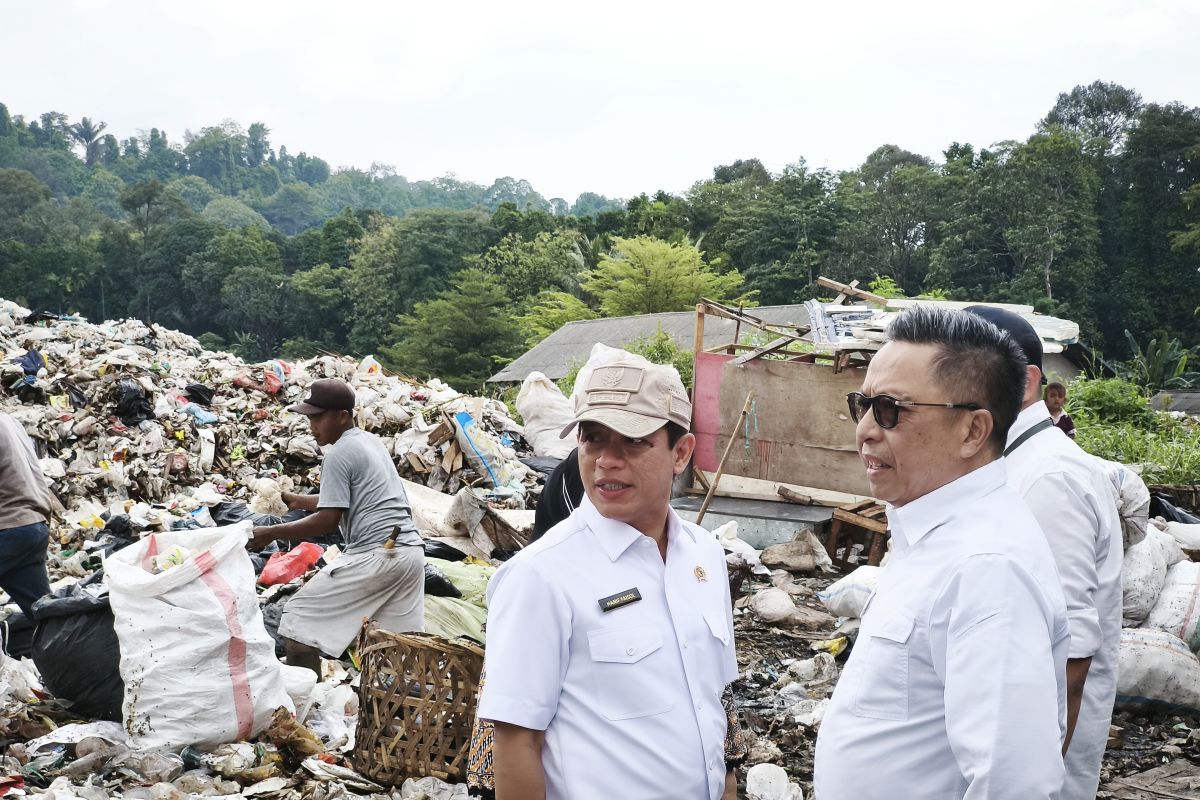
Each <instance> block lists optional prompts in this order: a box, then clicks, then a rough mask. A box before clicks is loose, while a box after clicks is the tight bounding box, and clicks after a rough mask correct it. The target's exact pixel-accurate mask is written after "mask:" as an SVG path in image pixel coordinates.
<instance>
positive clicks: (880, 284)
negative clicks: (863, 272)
mask: <svg viewBox="0 0 1200 800" xmlns="http://www.w3.org/2000/svg"><path fill="white" fill-rule="evenodd" d="M867 289H869V290H870V291H871V292H872V293H873V294H877V295H879V296H880V297H887V298H889V299H890V298H893V297H904V291H903V290H902V289H901V288H900V287H899V285H897V283H896V279H895V278H893V277H892V276H891V275H876V276H875V279H874V280H872V281H871V282H870V283H868V284H867Z"/></svg>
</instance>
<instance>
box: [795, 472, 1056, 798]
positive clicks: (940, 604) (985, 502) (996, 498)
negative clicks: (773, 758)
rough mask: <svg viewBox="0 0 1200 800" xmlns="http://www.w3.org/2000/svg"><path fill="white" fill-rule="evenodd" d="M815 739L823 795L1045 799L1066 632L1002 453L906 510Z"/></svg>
mask: <svg viewBox="0 0 1200 800" xmlns="http://www.w3.org/2000/svg"><path fill="white" fill-rule="evenodd" d="M888 522H889V524H890V527H891V532H892V551H891V558H890V561H889V563H888V567H887V569H886V570H884V571H883V572H882V573H881V574H880V578H879V584H878V586H877V587H876V588H875V592H874V593H873V594H872V596H871V598H870V600H869V601H868V604H867V608H866V610H865V612H864V615H863V619H862V628H861V630H860V631H859V635H858V640H857V641H856V642H855V645H854V650H853V652H852V653H851V654H850V659H849V661H848V662H847V663H846V667H845V669H844V670H843V672H842V676H841V678H840V679H839V680H838V684H837V688H836V689H835V690H834V693H833V698H832V700H831V701H830V704H829V709H828V711H827V712H826V715H825V719H824V721H823V722H822V724H821V729H820V732H819V734H818V736H817V750H816V769H815V773H816V774H815V781H814V788H815V791H816V797H817V800H875V798H878V799H879V800H891V799H892V798H896V797H920V798H929V799H930V800H933V799H934V798H936V800H951V798H954V799H955V800H957V799H958V798H980V799H981V798H988V800H1001V799H1002V798H1005V799H1011V800H1043V799H1045V798H1058V796H1059V791H1060V790H1061V787H1062V779H1063V762H1062V756H1061V755H1060V750H1061V747H1062V736H1063V734H1064V733H1065V728H1066V679H1065V674H1064V671H1065V667H1066V658H1067V645H1068V638H1069V634H1068V632H1067V618H1066V608H1065V604H1064V602H1063V597H1062V590H1061V589H1060V588H1059V586H1058V575H1057V574H1056V572H1055V570H1054V561H1053V558H1052V556H1051V555H1050V549H1049V547H1048V546H1047V545H1046V540H1045V537H1044V536H1043V535H1042V532H1041V530H1040V529H1039V528H1038V526H1037V523H1036V522H1035V521H1034V519H1033V517H1032V515H1030V513H1029V511H1028V509H1026V508H1025V505H1024V504H1023V503H1022V502H1021V500H1020V498H1019V497H1018V496H1017V494H1016V493H1015V492H1014V491H1013V490H1012V489H1010V488H1008V486H1006V485H1005V470H1004V464H1003V462H1000V461H997V462H993V463H991V464H988V465H987V466H985V467H982V468H980V469H977V470H975V471H974V472H971V473H969V474H967V475H964V476H963V477H961V478H959V479H957V480H955V481H953V482H951V483H949V484H947V485H945V486H943V487H941V488H939V489H937V490H935V491H933V492H930V493H929V494H927V495H925V496H924V497H920V498H918V499H916V500H914V501H912V502H910V503H907V504H906V505H904V506H902V507H900V508H894V507H889V508H888Z"/></svg>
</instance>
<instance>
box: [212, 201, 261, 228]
mask: <svg viewBox="0 0 1200 800" xmlns="http://www.w3.org/2000/svg"><path fill="white" fill-rule="evenodd" d="M200 216H202V217H204V218H205V219H206V220H208V221H209V222H212V223H215V224H217V225H220V226H222V227H224V228H229V229H230V230H235V231H236V230H239V229H241V228H247V227H256V228H258V229H260V230H264V231H265V230H270V228H271V225H270V223H268V222H267V220H266V218H265V217H263V215H262V214H259V213H258V212H257V211H255V210H254V209H252V208H250V206H248V205H246V204H245V203H243V202H242V201H240V200H235V199H234V198H232V197H215V198H213V200H212V201H211V202H210V203H209V204H208V205H206V206H205V207H204V212H203V213H202V214H201V215H200Z"/></svg>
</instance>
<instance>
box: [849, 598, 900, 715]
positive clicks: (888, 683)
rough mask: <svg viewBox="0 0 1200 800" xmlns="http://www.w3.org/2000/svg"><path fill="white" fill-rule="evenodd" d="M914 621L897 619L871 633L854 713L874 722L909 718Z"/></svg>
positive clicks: (888, 619) (864, 656)
mask: <svg viewBox="0 0 1200 800" xmlns="http://www.w3.org/2000/svg"><path fill="white" fill-rule="evenodd" d="M912 631H913V618H912V617H906V616H893V617H889V618H887V619H884V620H883V622H882V623H881V624H880V625H878V626H877V627H875V629H874V630H873V631H871V635H870V636H869V637H867V638H866V641H862V639H860V640H859V644H857V645H855V646H856V647H859V646H865V647H866V651H865V652H864V653H863V664H862V670H861V672H860V678H859V682H858V687H857V688H858V692H857V696H856V697H855V698H854V713H855V714H857V715H858V716H860V717H869V718H871V719H888V720H906V719H908V665H909V646H910V644H911V642H910V640H911V638H912Z"/></svg>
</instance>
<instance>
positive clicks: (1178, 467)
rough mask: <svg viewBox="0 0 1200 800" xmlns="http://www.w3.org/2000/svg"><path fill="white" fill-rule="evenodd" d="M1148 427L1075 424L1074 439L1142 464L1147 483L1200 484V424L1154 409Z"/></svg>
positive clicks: (1111, 457)
mask: <svg viewBox="0 0 1200 800" xmlns="http://www.w3.org/2000/svg"><path fill="white" fill-rule="evenodd" d="M1152 413H1153V414H1154V419H1155V422H1156V423H1157V424H1155V425H1153V426H1152V427H1150V428H1149V429H1147V428H1146V427H1143V426H1138V425H1132V424H1129V423H1123V424H1115V425H1084V426H1079V425H1077V426H1076V432H1075V441H1076V442H1077V443H1078V444H1079V446H1080V447H1082V448H1083V449H1084V450H1086V451H1088V452H1089V453H1091V454H1092V455H1096V456H1099V457H1101V458H1105V459H1108V460H1109V461H1117V462H1119V463H1122V464H1137V465H1140V466H1141V474H1142V479H1143V480H1144V481H1146V483H1168V484H1170V483H1200V424H1196V423H1195V422H1190V423H1189V422H1182V421H1180V420H1176V419H1173V418H1171V417H1170V416H1169V415H1167V414H1163V413H1162V412H1152Z"/></svg>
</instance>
